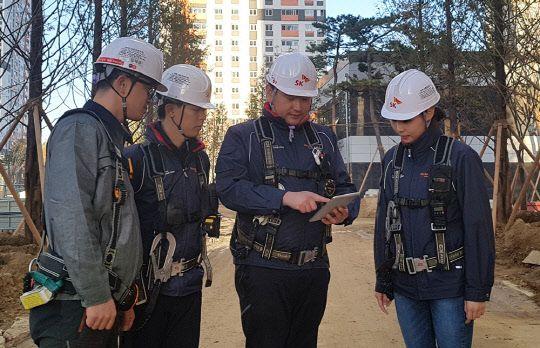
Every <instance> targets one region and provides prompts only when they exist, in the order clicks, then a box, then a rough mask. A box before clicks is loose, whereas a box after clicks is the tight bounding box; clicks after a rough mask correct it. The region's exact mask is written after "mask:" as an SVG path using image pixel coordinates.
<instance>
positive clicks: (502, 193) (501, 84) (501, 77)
mask: <svg viewBox="0 0 540 348" xmlns="http://www.w3.org/2000/svg"><path fill="white" fill-rule="evenodd" d="M491 3H492V12H493V24H494V27H493V46H494V47H493V48H494V50H493V51H492V57H493V58H492V59H493V65H494V67H495V86H496V89H497V91H498V98H497V99H498V100H497V109H498V110H496V118H497V119H498V120H500V121H506V117H507V115H506V114H507V111H506V104H507V98H508V86H507V81H506V79H507V77H506V71H505V66H504V62H505V57H506V44H507V43H506V42H505V38H504V34H505V33H506V31H507V23H505V14H504V11H505V5H507V4H506V0H492V2H491ZM507 143H508V132H507V130H506V128H503V133H502V138H501V164H500V168H499V176H500V181H499V198H498V203H497V208H496V209H497V222H505V221H507V219H508V216H509V213H510V211H511V209H512V203H511V202H512V201H511V198H510V190H509V186H510V185H509V183H510V182H509V180H510V179H509V178H511V176H510V175H509V172H510V171H509V160H508V150H507V148H506V144H507Z"/></svg>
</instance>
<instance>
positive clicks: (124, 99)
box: [105, 76, 137, 122]
mask: <svg viewBox="0 0 540 348" xmlns="http://www.w3.org/2000/svg"><path fill="white" fill-rule="evenodd" d="M128 78H129V80H130V81H131V87H129V91H128V93H127V95H126V96H123V95H121V94H120V92H118V91H117V90H116V88H114V86H113V85H112V83H111V81H109V79H105V81H107V83H108V84H109V86H110V87H111V89H112V90H113V91H114V92H115V93H116V94H117V95H118V96H119V97H120V98H121V99H122V116H123V118H124V122H127V119H128V117H127V98H128V97H129V95H130V94H131V91H132V90H133V87H135V84H136V83H137V81H136V80H135V79H134V78H131V77H129V76H128Z"/></svg>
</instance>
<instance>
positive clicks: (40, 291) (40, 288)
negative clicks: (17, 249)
mask: <svg viewBox="0 0 540 348" xmlns="http://www.w3.org/2000/svg"><path fill="white" fill-rule="evenodd" d="M35 261H36V260H35V259H34V260H32V261H31V262H30V265H29V267H28V273H26V275H25V277H24V288H23V294H22V295H21V296H20V299H21V303H22V305H23V307H24V309H26V310H29V309H32V308H34V307H38V306H41V305H44V304H46V303H47V302H49V301H51V300H52V299H53V298H54V296H55V295H56V294H57V293H58V292H59V291H60V289H61V288H62V286H63V285H64V282H63V280H62V279H59V280H56V281H55V280H53V279H52V278H49V277H48V276H46V275H45V274H42V273H39V272H36V271H32V270H31V269H32V266H33V264H34V262H35Z"/></svg>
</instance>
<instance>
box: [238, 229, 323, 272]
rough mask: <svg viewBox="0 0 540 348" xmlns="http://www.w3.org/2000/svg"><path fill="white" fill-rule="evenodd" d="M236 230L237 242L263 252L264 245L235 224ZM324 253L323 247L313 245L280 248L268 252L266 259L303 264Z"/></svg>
mask: <svg viewBox="0 0 540 348" xmlns="http://www.w3.org/2000/svg"><path fill="white" fill-rule="evenodd" d="M236 232H237V242H238V243H240V244H243V245H245V246H251V248H252V249H253V250H255V251H256V252H258V253H260V254H264V252H265V245H263V244H261V243H259V242H257V241H251V239H250V238H249V236H248V234H246V233H245V232H244V231H242V230H241V229H240V228H239V227H238V226H236ZM325 254H326V249H325V248H322V249H321V248H318V247H315V248H313V249H310V250H302V251H294V252H290V251H281V250H272V251H271V252H270V253H269V257H268V259H269V260H270V259H275V260H279V261H283V262H287V263H290V264H295V265H298V266H303V265H304V264H306V263H308V262H313V261H315V260H316V259H317V258H320V257H323V256H324V255H325Z"/></svg>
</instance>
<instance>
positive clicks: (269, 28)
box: [264, 24, 274, 31]
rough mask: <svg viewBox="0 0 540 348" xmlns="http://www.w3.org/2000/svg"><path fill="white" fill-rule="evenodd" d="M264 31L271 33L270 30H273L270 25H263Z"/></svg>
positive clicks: (272, 26)
mask: <svg viewBox="0 0 540 348" xmlns="http://www.w3.org/2000/svg"><path fill="white" fill-rule="evenodd" d="M264 30H266V31H272V30H274V25H272V24H265V25H264Z"/></svg>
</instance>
